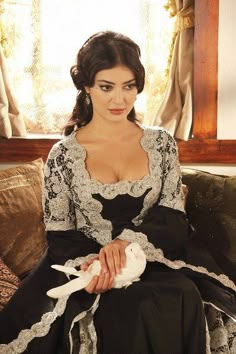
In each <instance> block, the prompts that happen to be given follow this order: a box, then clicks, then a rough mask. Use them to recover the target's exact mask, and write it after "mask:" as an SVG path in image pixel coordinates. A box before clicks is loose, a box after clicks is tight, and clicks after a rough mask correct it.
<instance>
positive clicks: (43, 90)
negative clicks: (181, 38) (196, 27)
mask: <svg viewBox="0 0 236 354" xmlns="http://www.w3.org/2000/svg"><path fill="white" fill-rule="evenodd" d="M165 3H166V0H158V1H152V0H129V1H127V0H120V1H109V0H99V1H97V0H87V1H82V0H53V1H48V0H18V1H10V0H8V1H6V2H5V7H6V10H5V14H4V20H5V26H6V33H7V35H8V52H9V55H8V58H7V64H8V68H9V71H10V74H11V79H12V81H13V82H14V93H15V96H16V98H17V100H18V102H19V106H20V108H21V111H22V113H23V114H24V116H25V120H26V125H27V128H28V131H29V132H34V133H54V132H59V131H60V130H61V127H62V126H64V124H65V122H66V120H67V117H69V115H70V114H71V111H72V109H73V106H74V103H75V97H76V90H75V88H74V86H73V83H72V80H71V79H70V75H69V70H70V67H71V66H72V65H73V64H74V63H75V57H76V54H77V51H78V49H79V48H80V46H81V45H82V44H83V42H84V41H85V40H86V39H87V38H88V37H89V36H90V35H92V34H93V33H95V32H97V31H100V30H104V29H110V30H114V31H118V32H121V33H124V34H126V35H128V36H129V37H131V38H132V39H133V40H134V41H136V42H137V43H138V44H139V46H140V47H141V51H142V62H143V64H144V66H145V68H146V74H147V75H146V85H145V91H144V92H143V93H142V94H140V95H139V97H138V100H137V102H136V110H137V112H138V114H139V117H140V118H141V119H144V120H145V119H148V116H147V114H146V112H149V115H152V114H153V112H155V111H157V108H158V104H159V102H160V99H161V94H162V92H163V91H164V88H165V83H166V69H167V62H168V55H169V48H170V44H171V37H172V36H171V34H172V30H173V20H172V19H171V18H170V17H169V13H168V12H167V11H166V10H165V8H164V5H165Z"/></svg>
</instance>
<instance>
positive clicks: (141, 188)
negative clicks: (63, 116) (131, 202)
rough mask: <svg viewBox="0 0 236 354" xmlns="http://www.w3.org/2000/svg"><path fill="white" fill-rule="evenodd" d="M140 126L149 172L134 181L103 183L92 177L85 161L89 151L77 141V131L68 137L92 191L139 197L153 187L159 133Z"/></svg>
mask: <svg viewBox="0 0 236 354" xmlns="http://www.w3.org/2000/svg"><path fill="white" fill-rule="evenodd" d="M140 127H141V128H142V129H143V135H142V137H141V139H140V144H141V146H142V148H143V149H144V151H145V152H146V153H147V156H148V160H149V174H148V175H145V176H144V177H143V178H141V179H138V180H133V181H127V180H121V181H118V182H114V183H102V182H100V181H98V180H96V179H95V178H91V177H90V174H89V172H88V170H87V168H86V163H85V160H86V157H87V152H86V149H85V148H84V146H83V145H81V144H80V143H79V142H78V141H77V139H76V132H73V133H72V134H71V135H70V136H69V137H68V138H67V141H66V146H67V147H72V149H73V150H74V154H73V157H72V158H74V159H75V165H76V168H79V171H80V172H79V174H80V179H81V178H82V179H83V185H87V187H88V188H89V189H90V190H91V192H92V193H99V194H101V195H102V196H103V197H104V198H106V199H112V198H114V197H115V196H116V195H118V194H126V193H127V194H130V195H132V196H136V197H137V196H141V195H142V194H143V193H144V192H145V191H146V190H147V189H148V188H151V187H152V185H153V180H154V179H155V176H156V173H155V161H156V156H155V148H154V146H155V145H154V138H156V134H157V133H156V130H155V131H154V130H153V129H146V128H145V127H143V126H140ZM78 165H79V166H78ZM74 171H75V169H74Z"/></svg>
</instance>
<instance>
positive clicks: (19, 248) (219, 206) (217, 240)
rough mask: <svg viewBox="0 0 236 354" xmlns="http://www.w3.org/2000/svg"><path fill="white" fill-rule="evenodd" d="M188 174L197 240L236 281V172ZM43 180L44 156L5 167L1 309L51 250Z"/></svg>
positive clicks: (0, 185)
mask: <svg viewBox="0 0 236 354" xmlns="http://www.w3.org/2000/svg"><path fill="white" fill-rule="evenodd" d="M182 175H183V183H184V184H185V185H186V186H187V189H188V194H187V199H186V211H187V215H188V218H189V220H190V222H191V224H192V226H193V227H194V228H195V230H196V234H197V239H198V240H199V241H200V242H203V244H204V245H205V247H206V248H207V249H208V250H209V251H210V252H211V254H212V255H213V257H214V258H216V259H217V260H218V261H219V262H221V263H222V266H223V267H224V269H226V271H227V269H229V272H231V274H230V275H231V276H232V277H233V278H234V279H236V277H235V274H232V267H231V265H232V264H233V265H234V268H235V269H236V267H235V266H236V203H235V201H236V176H232V177H230V176H220V175H214V174H210V173H207V172H203V171H199V170H193V169H182ZM42 178H43V161H42V159H38V160H35V161H32V162H29V163H25V164H22V165H19V166H16V167H11V168H8V169H5V170H1V171H0V309H1V308H3V307H4V306H5V305H6V303H7V302H8V301H9V299H10V298H11V296H12V295H13V294H14V292H15V291H16V289H17V287H18V286H19V285H20V283H21V281H22V279H24V278H25V277H26V276H27V274H28V273H29V272H30V271H31V269H32V268H33V267H34V266H35V265H36V263H37V262H38V260H39V258H40V257H41V256H42V254H43V252H44V250H45V248H46V238H45V229H44V224H43V211H42V203H41V194H42Z"/></svg>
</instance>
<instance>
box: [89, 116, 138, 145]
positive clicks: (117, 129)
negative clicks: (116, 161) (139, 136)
mask: <svg viewBox="0 0 236 354" xmlns="http://www.w3.org/2000/svg"><path fill="white" fill-rule="evenodd" d="M85 128H87V129H86V130H87V133H88V131H89V134H90V136H99V137H100V138H101V139H114V140H119V139H122V138H124V137H126V136H127V135H129V134H130V133H131V132H132V131H134V130H137V129H140V128H139V127H138V126H137V124H136V123H134V122H131V121H129V120H125V121H122V122H110V121H103V122H101V121H98V120H96V119H92V120H91V121H90V122H89V123H88V124H87V125H86V126H85Z"/></svg>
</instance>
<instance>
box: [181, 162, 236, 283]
mask: <svg viewBox="0 0 236 354" xmlns="http://www.w3.org/2000/svg"><path fill="white" fill-rule="evenodd" d="M182 174H183V183H185V184H186V185H187V186H188V189H189V191H188V197H187V204H186V209H187V214H188V216H189V219H190V221H191V223H192V225H193V226H194V228H195V229H196V232H197V237H199V238H200V239H201V241H202V242H203V243H204V244H205V246H206V248H207V249H208V250H209V251H210V252H211V253H212V255H213V256H214V258H215V259H217V261H218V263H219V264H220V263H221V266H223V267H224V268H225V269H226V268H228V267H229V268H230V264H228V261H229V262H230V263H232V264H233V266H234V269H236V267H235V266H236V202H235V201H236V176H220V175H215V174H211V173H208V172H203V171H199V170H194V169H188V168H186V169H183V170H182ZM234 276H236V274H234Z"/></svg>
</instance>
